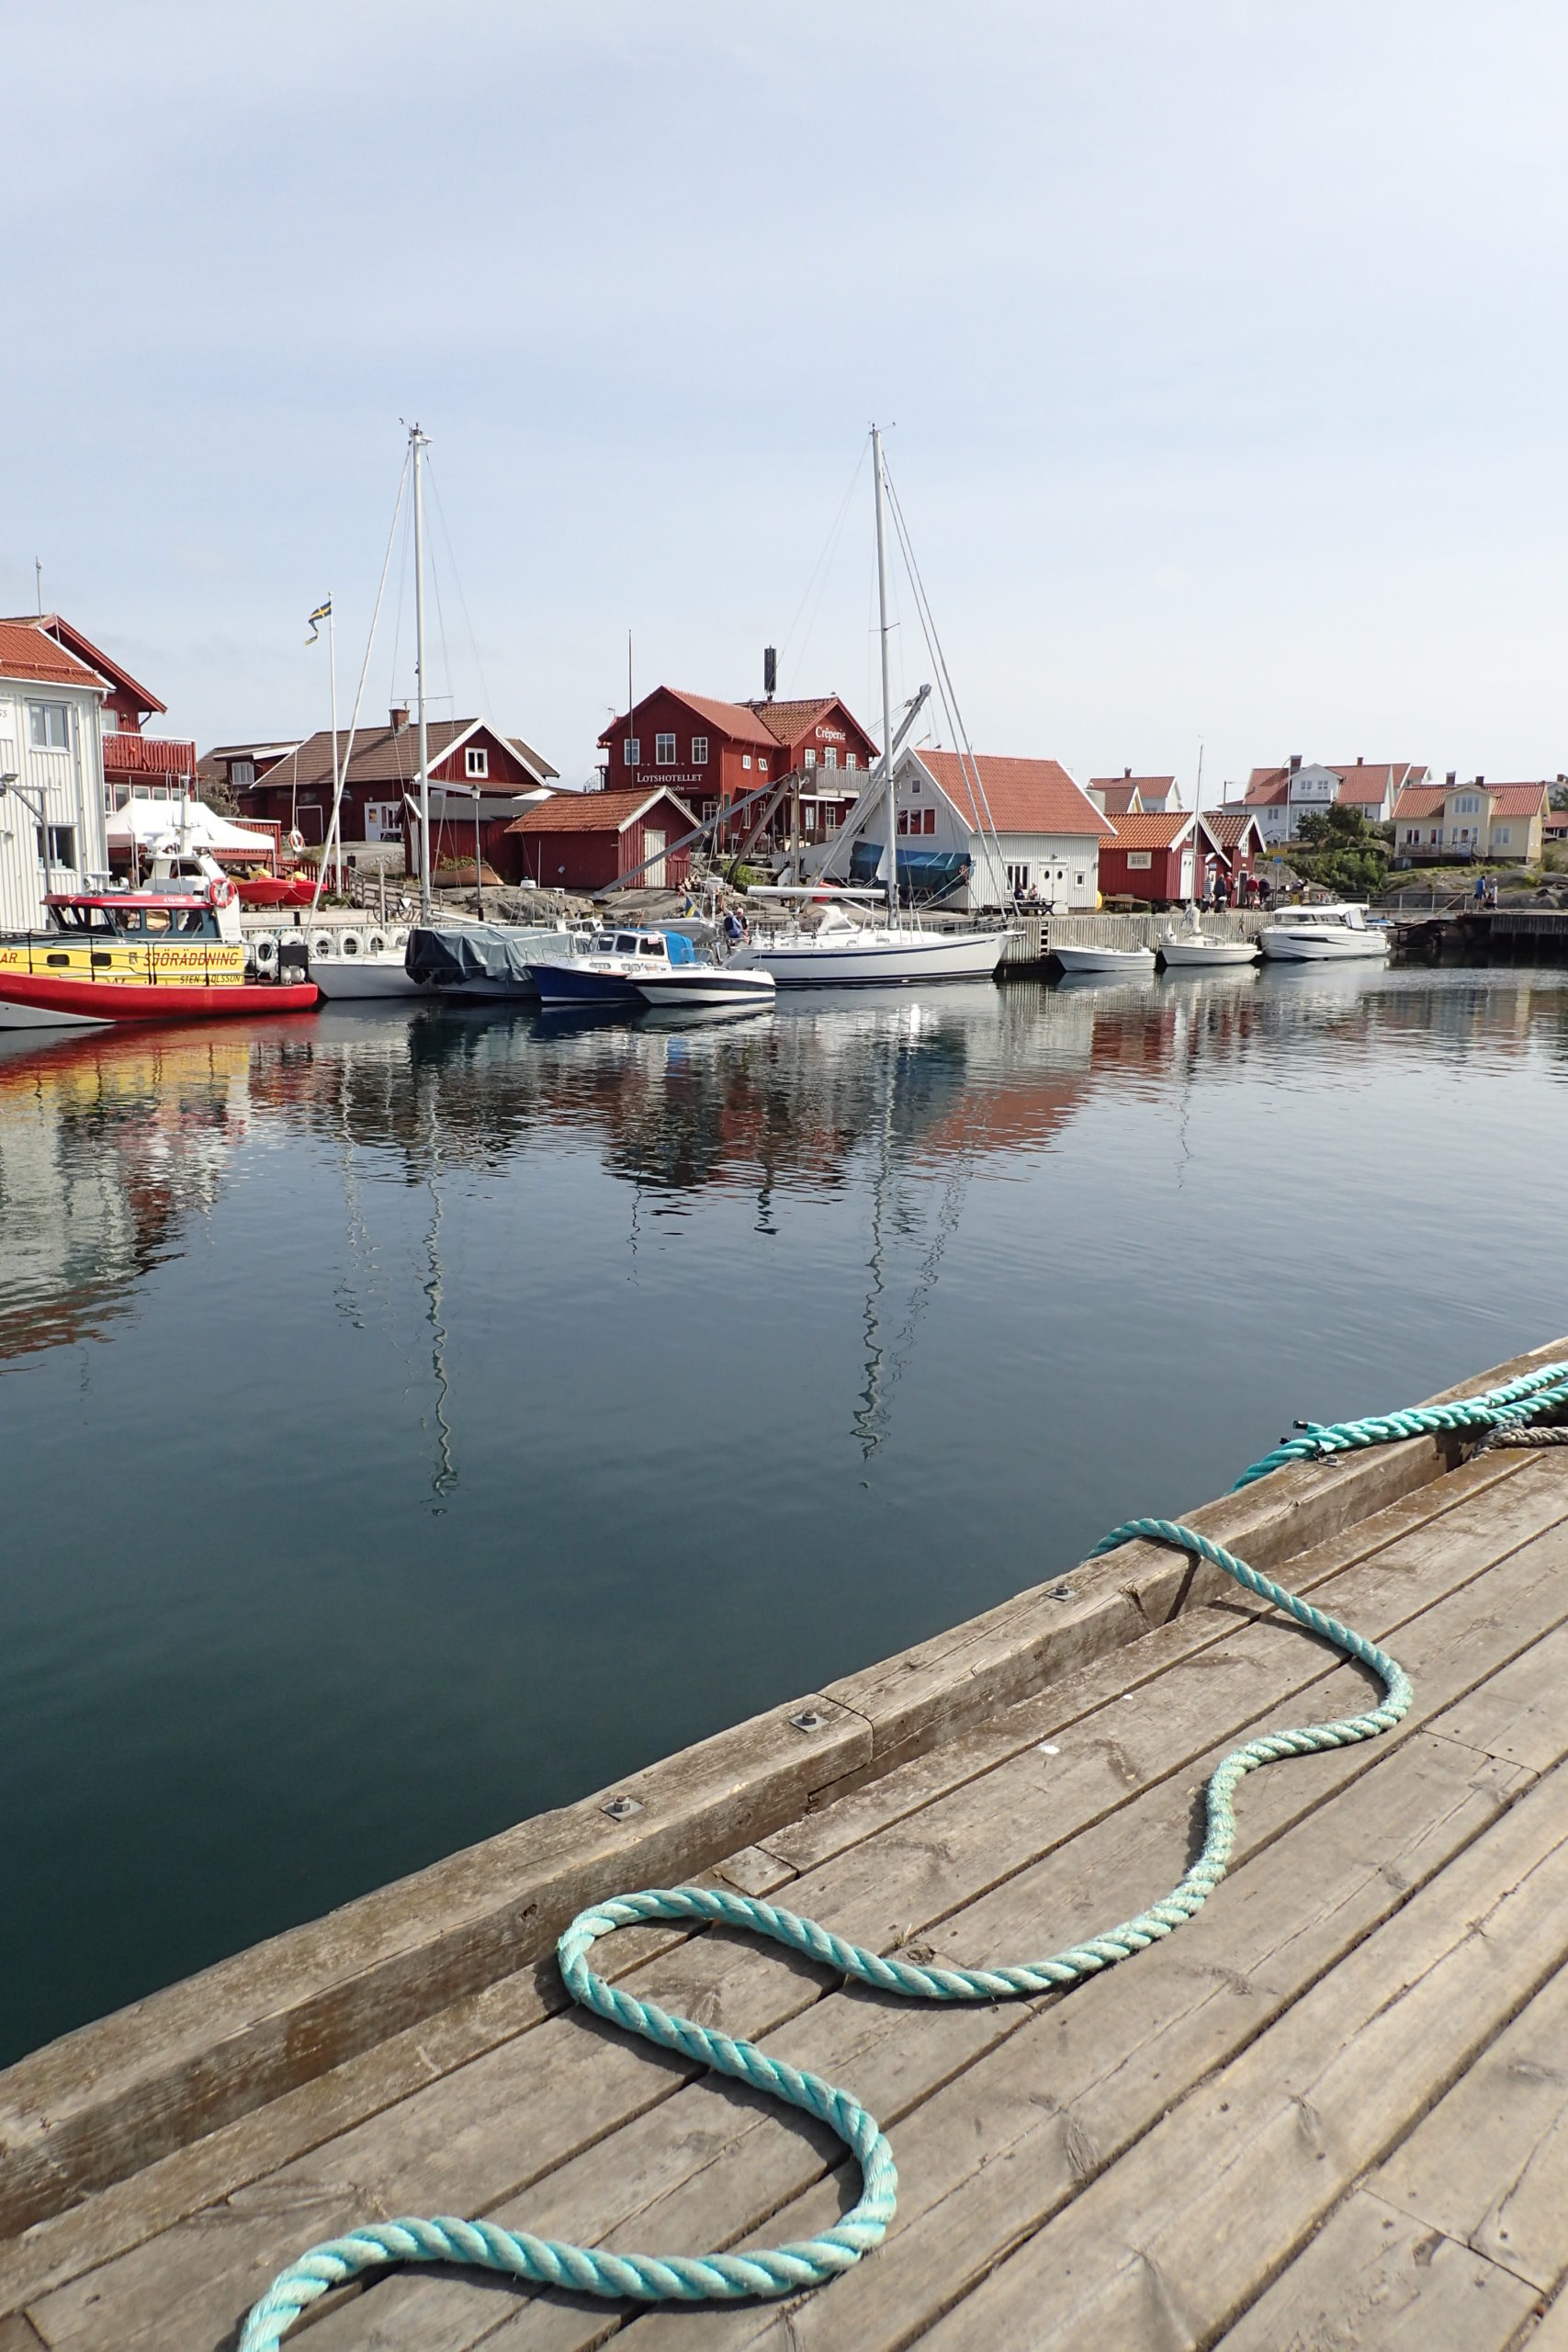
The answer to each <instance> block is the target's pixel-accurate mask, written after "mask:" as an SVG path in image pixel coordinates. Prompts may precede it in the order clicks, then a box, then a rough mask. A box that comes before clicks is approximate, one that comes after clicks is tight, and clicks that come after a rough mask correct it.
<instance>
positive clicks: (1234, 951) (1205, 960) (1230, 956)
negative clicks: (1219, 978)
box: [1159, 925, 1258, 971]
mask: <svg viewBox="0 0 1568 2352" xmlns="http://www.w3.org/2000/svg"><path fill="white" fill-rule="evenodd" d="M1159 958H1160V962H1161V963H1162V964H1164V965H1165V966H1166V967H1168V968H1172V969H1176V970H1180V971H1186V970H1198V969H1202V970H1204V971H1213V970H1216V969H1219V968H1221V967H1225V966H1233V965H1236V964H1256V962H1257V961H1258V942H1257V941H1256V940H1255V939H1215V938H1214V937H1213V936H1212V935H1211V934H1206V933H1203V932H1202V931H1201V930H1199V929H1198V928H1197V927H1196V925H1194V927H1193V928H1192V929H1191V930H1190V931H1164V932H1161V933H1160V942H1159Z"/></svg>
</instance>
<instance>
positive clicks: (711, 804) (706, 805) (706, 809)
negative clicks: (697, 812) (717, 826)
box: [702, 800, 718, 825]
mask: <svg viewBox="0 0 1568 2352" xmlns="http://www.w3.org/2000/svg"><path fill="white" fill-rule="evenodd" d="M717 814H718V802H717V801H716V800H705V801H704V802H703V807H702V820H703V822H704V824H705V825H711V824H712V822H713V820H714V819H715V818H716V816H717Z"/></svg>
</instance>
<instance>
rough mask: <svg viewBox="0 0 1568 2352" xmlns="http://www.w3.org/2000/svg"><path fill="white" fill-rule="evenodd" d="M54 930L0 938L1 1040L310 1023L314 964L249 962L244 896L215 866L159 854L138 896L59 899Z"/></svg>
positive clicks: (52, 913) (297, 959)
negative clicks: (217, 1024) (290, 1020)
mask: <svg viewBox="0 0 1568 2352" xmlns="http://www.w3.org/2000/svg"><path fill="white" fill-rule="evenodd" d="M44 910H45V914H46V917H47V928H46V929H45V930H43V931H28V932H23V933H12V934H11V935H10V936H8V937H5V938H0V1029H82V1028H96V1027H98V1026H101V1025H103V1024H104V1023H109V1022H127V1021H210V1020H214V1019H217V1018H220V1017H228V1018H233V1017H235V1016H236V1015H240V1014H244V1013H256V1012H313V1011H314V1009H315V1006H316V1003H317V990H316V984H315V982H314V981H313V980H311V979H310V978H307V976H306V972H305V960H304V956H303V953H302V952H300V953H299V954H298V955H293V954H291V955H289V956H284V955H282V954H281V952H279V954H278V955H277V956H276V957H275V958H274V961H273V964H272V967H271V968H270V969H263V968H261V967H258V966H257V964H256V963H255V961H254V958H251V957H249V956H247V950H246V944H245V941H244V939H243V935H242V933H241V928H240V902H239V899H238V898H237V896H236V895H235V890H234V886H233V884H232V883H231V881H230V880H229V878H228V876H226V875H225V874H224V872H223V870H222V868H221V866H220V865H218V863H217V861H216V859H214V858H211V857H209V856H207V855H205V854H197V855H194V856H193V855H191V854H187V853H181V852H180V851H178V850H177V849H176V848H175V846H174V844H173V843H172V842H170V843H168V844H165V845H164V846H163V847H161V848H160V850H159V851H158V853H157V854H155V856H154V859H153V863H152V873H151V874H150V876H149V877H148V879H147V882H146V883H145V885H144V886H143V887H142V888H138V889H102V890H92V889H79V890H60V891H51V892H50V893H49V895H48V896H47V897H46V898H45V899H44Z"/></svg>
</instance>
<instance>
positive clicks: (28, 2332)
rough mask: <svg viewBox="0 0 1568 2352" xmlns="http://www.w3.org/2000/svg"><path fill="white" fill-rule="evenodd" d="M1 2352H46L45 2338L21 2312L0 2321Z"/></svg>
mask: <svg viewBox="0 0 1568 2352" xmlns="http://www.w3.org/2000/svg"><path fill="white" fill-rule="evenodd" d="M0 2352H46V2347H45V2346H44V2342H43V2338H42V2337H41V2336H40V2335H39V2334H38V2332H37V2330H36V2329H35V2328H34V2327H33V2326H32V2324H31V2323H30V2322H29V2321H28V2320H26V2319H24V2318H23V2317H22V2316H21V2314H20V2313H19V2312H17V2313H14V2314H13V2316H12V2317H11V2318H10V2319H0Z"/></svg>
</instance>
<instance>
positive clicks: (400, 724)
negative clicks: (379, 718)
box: [387, 702, 409, 735]
mask: <svg viewBox="0 0 1568 2352" xmlns="http://www.w3.org/2000/svg"><path fill="white" fill-rule="evenodd" d="M387 716H388V718H389V719H390V720H391V722H392V732H393V734H394V735H400V734H401V733H402V731H403V729H404V728H405V727H406V726H407V725H408V723H409V707H408V705H407V703H406V702H395V703H394V704H393V705H392V707H391V709H390V710H389V712H388V714H387Z"/></svg>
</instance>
